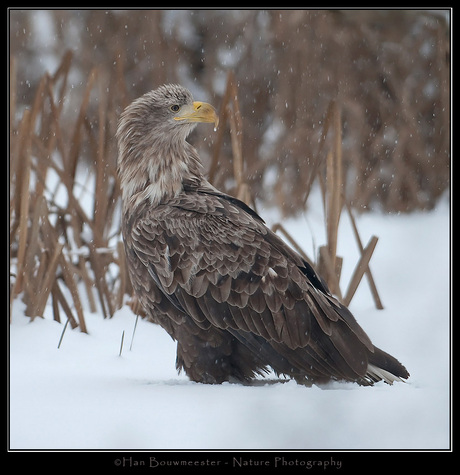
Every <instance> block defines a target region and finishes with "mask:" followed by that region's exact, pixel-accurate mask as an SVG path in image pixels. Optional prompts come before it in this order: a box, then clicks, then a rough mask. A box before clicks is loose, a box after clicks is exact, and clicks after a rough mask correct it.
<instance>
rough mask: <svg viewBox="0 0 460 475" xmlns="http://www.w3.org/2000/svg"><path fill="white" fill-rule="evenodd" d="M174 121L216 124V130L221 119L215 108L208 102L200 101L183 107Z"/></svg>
mask: <svg viewBox="0 0 460 475" xmlns="http://www.w3.org/2000/svg"><path fill="white" fill-rule="evenodd" d="M174 120H184V121H186V122H208V123H214V127H215V128H216V127H217V126H218V124H219V117H218V116H217V113H216V110H215V109H214V107H212V105H211V104H208V103H207V102H199V101H195V102H194V103H193V104H192V105H191V106H184V107H182V109H181V110H180V111H179V113H178V115H177V116H176V117H174Z"/></svg>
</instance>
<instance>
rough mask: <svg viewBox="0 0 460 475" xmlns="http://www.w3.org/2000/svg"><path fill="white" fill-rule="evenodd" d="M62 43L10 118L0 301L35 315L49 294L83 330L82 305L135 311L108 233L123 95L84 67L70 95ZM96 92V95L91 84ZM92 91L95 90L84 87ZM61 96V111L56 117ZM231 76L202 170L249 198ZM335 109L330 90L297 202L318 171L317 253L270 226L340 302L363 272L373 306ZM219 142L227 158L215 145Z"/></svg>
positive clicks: (116, 230) (58, 311)
mask: <svg viewBox="0 0 460 475" xmlns="http://www.w3.org/2000/svg"><path fill="white" fill-rule="evenodd" d="M72 60H73V58H72V54H71V53H66V54H64V56H63V58H62V60H61V63H60V64H59V66H58V67H57V69H56V71H55V72H54V73H53V74H48V73H47V74H45V75H44V76H43V77H42V78H41V80H40V82H39V86H38V88H37V90H36V93H35V96H34V99H33V101H32V104H31V107H30V108H26V109H25V110H24V111H23V113H22V116H20V119H18V120H16V121H15V120H14V119H13V120H12V122H11V127H10V208H9V211H10V273H11V278H10V305H12V304H13V301H14V300H15V299H16V298H18V296H20V297H21V298H22V300H23V301H24V303H25V304H26V315H28V316H30V317H31V318H35V317H37V316H43V314H44V312H45V308H46V306H47V305H49V306H50V307H51V309H52V313H53V317H54V319H55V320H56V321H59V322H64V321H65V323H66V324H67V323H70V325H71V327H72V328H77V327H78V328H79V329H80V330H81V331H82V332H87V326H86V323H85V312H87V311H90V312H95V311H100V312H101V313H102V314H103V315H104V317H106V318H107V317H111V316H112V315H113V314H114V312H115V311H116V310H117V309H118V308H120V307H121V306H122V305H123V304H124V303H125V302H126V301H128V302H129V304H130V305H131V306H132V308H133V310H134V311H135V312H137V313H140V314H142V309H139V308H138V306H137V304H136V301H135V298H133V296H132V295H131V292H132V289H131V286H130V282H129V278H128V275H127V271H126V267H125V259H124V250H123V244H122V241H121V235H120V208H121V202H120V190H119V185H118V179H117V174H116V156H117V151H116V146H115V143H114V138H113V137H114V134H115V129H116V122H117V117H118V115H119V112H120V111H121V110H122V108H123V107H124V105H125V103H126V101H127V98H126V96H125V95H123V94H121V93H120V94H117V91H123V90H126V84H122V83H121V82H120V77H121V76H120V77H118V78H115V79H114V80H113V82H109V85H110V87H104V86H106V85H107V77H106V76H105V75H104V74H103V72H101V70H100V69H98V68H94V69H93V70H91V72H90V73H89V76H88V78H87V80H86V82H85V88H84V91H83V93H82V94H81V102H80V103H78V104H76V106H75V103H74V102H73V98H72V97H71V96H72V91H71V90H69V87H68V77H69V72H70V70H71V64H72ZM11 70H12V71H13V74H12V75H11V100H10V104H11V109H12V110H11V117H12V118H14V117H17V116H18V114H17V111H15V110H14V108H15V104H16V101H15V97H14V94H15V91H16V78H15V76H14V71H15V64H14V60H13V63H12V65H11ZM95 93H96V94H95ZM94 97H96V98H97V100H94V99H93V98H94ZM66 102H70V103H73V107H74V108H75V111H76V113H75V115H74V120H73V122H70V123H69V121H68V119H67V117H66V116H65V113H64V111H65V104H66ZM240 110H241V109H240V100H239V97H238V88H237V85H236V80H235V75H234V73H232V72H230V73H228V76H227V81H226V89H225V94H224V97H223V101H222V103H221V105H220V110H219V117H220V121H219V123H220V125H219V129H218V133H217V136H216V139H215V141H214V143H213V146H212V147H213V148H212V151H211V159H210V164H209V173H208V175H209V177H210V180H211V181H212V182H216V181H218V177H219V176H222V175H226V176H227V177H229V176H230V177H231V178H232V179H231V182H232V183H233V189H232V190H230V191H232V192H233V194H235V195H236V196H238V197H239V198H240V199H242V200H243V201H245V202H246V203H248V204H250V205H254V204H255V196H254V194H253V190H252V188H251V185H250V183H249V182H248V180H247V176H248V174H247V169H248V161H249V160H252V159H253V157H248V156H247V155H246V154H245V153H244V150H243V147H242V141H243V137H244V128H243V120H244V118H243V117H242V115H241V112H240ZM342 128H343V124H342V120H341V109H340V104H338V103H337V102H335V101H332V102H331V103H330V105H329V107H328V110H327V111H326V114H325V120H324V125H323V129H322V133H321V140H320V142H319V145H318V149H317V151H316V154H315V161H314V166H313V170H314V174H312V176H311V178H310V179H309V181H308V182H307V183H306V184H305V190H304V192H303V197H304V202H305V203H307V199H308V196H309V194H310V191H311V187H312V186H313V184H314V183H315V182H316V181H318V182H319V184H320V186H321V190H322V195H323V202H324V209H325V216H326V223H325V226H326V230H327V242H326V243H325V245H324V246H322V247H320V249H319V255H318V256H307V255H306V254H305V252H304V251H303V250H302V249H301V248H300V247H299V245H298V244H297V243H296V242H295V241H294V239H293V238H292V237H291V236H289V234H288V233H287V232H286V230H285V229H284V228H283V226H282V225H281V224H276V225H275V226H274V227H273V229H274V231H275V232H279V233H281V234H283V235H284V237H285V238H287V240H288V241H289V242H290V243H291V245H292V246H293V247H295V248H296V249H297V250H298V251H299V252H300V253H301V254H302V255H303V256H304V257H305V259H307V260H308V261H309V262H311V263H312V264H313V265H314V266H316V267H317V268H318V270H319V271H320V273H321V274H322V275H323V276H324V277H325V279H326V281H327V282H328V284H329V286H330V288H331V290H332V291H333V292H334V293H335V294H336V295H337V296H338V297H339V299H341V300H343V301H344V302H345V303H346V304H349V303H350V301H351V299H352V297H353V294H354V292H355V291H356V288H357V287H358V285H359V283H360V282H361V280H362V277H363V276H364V275H367V277H368V281H369V284H370V285H371V289H372V293H373V296H374V299H375V303H376V306H377V307H378V308H381V307H382V305H381V302H380V298H379V296H378V293H377V289H376V286H375V283H374V281H373V278H372V274H371V271H370V269H369V261H370V259H371V256H372V252H373V250H374V248H375V245H376V243H377V238H376V237H374V236H373V237H372V238H371V240H370V241H369V243H368V244H367V245H366V246H365V247H364V246H363V245H362V242H361V238H360V236H359V231H358V228H357V226H356V222H355V220H354V215H353V211H352V208H351V206H350V204H349V203H348V202H346V201H345V198H344V193H343V190H344V189H345V182H344V179H345V175H344V172H343V163H342V161H343V153H342ZM226 143H230V146H231V149H232V155H231V159H230V160H222V158H221V157H222V151H223V148H224V147H225V145H226ZM344 210H345V211H346V212H347V213H348V214H349V216H350V218H351V219H352V222H353V226H354V230H355V234H356V239H357V243H358V246H359V248H360V250H361V258H360V260H359V262H358V263H357V264H356V269H355V272H354V274H353V276H352V279H351V282H350V283H349V285H348V286H347V290H346V291H345V292H344V291H342V290H341V289H342V288H343V284H342V285H341V284H340V269H341V262H342V258H341V257H340V256H337V254H336V250H337V242H338V240H339V238H340V237H339V234H338V228H339V221H340V216H341V214H342V213H343V212H344Z"/></svg>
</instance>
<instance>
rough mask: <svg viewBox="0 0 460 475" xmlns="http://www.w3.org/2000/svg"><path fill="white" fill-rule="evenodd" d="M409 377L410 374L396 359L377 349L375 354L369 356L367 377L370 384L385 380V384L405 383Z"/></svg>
mask: <svg viewBox="0 0 460 475" xmlns="http://www.w3.org/2000/svg"><path fill="white" fill-rule="evenodd" d="M408 377H409V372H408V371H407V369H406V368H405V367H404V366H403V365H402V364H401V363H400V362H399V361H398V360H397V359H396V358H394V357H393V356H391V355H389V354H388V353H386V352H385V351H383V350H381V349H380V348H377V347H375V350H374V353H372V354H371V355H370V356H369V364H368V366H367V373H366V377H365V379H366V380H368V382H369V383H371V384H372V383H374V382H377V381H382V380H383V381H385V383H388V384H393V383H394V382H395V381H404V380H405V379H407V378H408Z"/></svg>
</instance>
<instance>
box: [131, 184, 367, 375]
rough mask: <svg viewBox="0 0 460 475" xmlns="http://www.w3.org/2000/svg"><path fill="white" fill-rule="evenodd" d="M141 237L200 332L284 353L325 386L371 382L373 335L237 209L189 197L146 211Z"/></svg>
mask: <svg viewBox="0 0 460 475" xmlns="http://www.w3.org/2000/svg"><path fill="white" fill-rule="evenodd" d="M131 235H132V238H133V249H134V250H135V252H136V254H137V255H138V257H139V259H140V260H141V261H142V263H143V264H144V265H145V267H146V268H147V269H148V271H149V274H150V276H151V277H152V279H153V280H154V281H155V283H156V284H157V286H158V288H159V289H160V290H161V292H163V293H164V294H165V296H166V299H167V300H168V301H169V302H170V303H171V304H172V305H173V306H174V307H175V310H177V311H178V313H179V314H181V313H182V314H186V315H187V316H189V317H191V318H192V319H193V321H194V322H195V323H196V325H198V326H199V327H200V328H203V329H205V328H208V327H209V325H211V326H213V327H217V328H219V329H222V330H229V331H230V332H231V333H232V334H233V335H234V336H235V337H236V338H238V339H239V340H240V341H241V342H242V343H243V344H245V345H246V346H247V347H249V348H250V349H251V347H254V345H256V346H257V348H254V351H258V352H259V353H260V352H261V351H262V353H263V352H265V353H267V358H268V360H270V357H273V350H275V351H276V352H277V353H279V354H280V355H282V357H284V358H285V359H287V360H288V361H289V364H291V365H293V364H294V365H296V366H297V367H300V368H302V367H307V368H308V369H309V371H310V372H311V373H313V374H317V375H318V376H320V375H324V376H326V375H329V376H330V375H331V374H332V375H336V376H337V377H353V378H356V377H357V376H363V375H364V374H365V371H366V368H367V364H368V362H367V356H366V351H365V350H366V347H367V349H368V350H370V351H373V346H372V344H371V343H370V341H369V339H368V337H367V335H366V334H365V333H364V331H363V330H362V329H361V328H360V327H359V325H358V324H357V323H356V321H355V320H354V318H353V317H352V316H351V314H349V312H348V311H347V310H346V309H345V308H344V307H342V306H341V305H340V304H339V303H338V302H337V301H336V300H335V299H333V297H332V296H330V294H329V293H328V292H327V288H325V286H324V284H322V283H320V281H319V279H318V278H317V277H316V274H314V271H313V270H312V269H311V268H309V267H308V268H307V267H306V266H308V264H307V263H305V262H304V261H303V260H302V259H301V258H300V257H299V256H298V255H297V254H296V253H294V252H293V251H291V250H290V248H288V246H287V245H286V244H284V242H283V241H281V240H280V239H279V238H278V237H277V236H276V235H274V234H273V233H272V232H271V231H270V230H268V228H266V227H265V226H264V225H263V223H262V222H261V221H259V220H257V219H254V216H252V215H249V214H248V213H247V212H246V210H245V209H243V208H242V207H240V206H238V203H237V202H235V201H233V202H231V201H229V200H226V199H225V196H218V195H216V194H209V193H187V194H184V193H183V194H181V195H180V197H179V198H177V199H175V200H172V201H170V202H168V203H167V204H165V205H160V206H158V207H157V208H154V209H150V210H148V211H146V212H145V213H144V216H143V218H142V219H140V220H138V222H137V224H136V226H135V229H134V232H133V233H132V234H131ZM309 275H310V276H312V278H311V279H310V278H309ZM315 279H317V280H315ZM249 332H252V333H253V334H254V335H255V337H254V338H252V337H250V335H249ZM255 342H257V344H256V343H255ZM357 347H358V348H357ZM360 347H362V348H361V349H360ZM261 348H263V349H261ZM299 349H300V350H301V354H299ZM295 350H297V353H296V351H295ZM269 353H271V355H270V354H269Z"/></svg>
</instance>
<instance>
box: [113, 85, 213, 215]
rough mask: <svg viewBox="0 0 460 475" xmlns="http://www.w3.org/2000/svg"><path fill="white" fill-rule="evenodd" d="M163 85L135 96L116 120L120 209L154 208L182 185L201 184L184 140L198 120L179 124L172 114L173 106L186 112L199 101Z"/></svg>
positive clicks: (177, 88) (197, 165)
mask: <svg viewBox="0 0 460 475" xmlns="http://www.w3.org/2000/svg"><path fill="white" fill-rule="evenodd" d="M168 87H169V89H166V87H163V88H159V89H156V90H155V91H152V92H150V93H147V94H145V95H144V96H142V97H140V98H139V99H137V100H136V101H134V102H133V103H132V104H131V105H129V106H128V107H127V108H126V109H125V111H124V112H123V113H122V115H121V117H120V121H119V125H118V130H117V139H118V148H119V154H118V175H119V177H120V186H121V191H122V199H123V207H124V208H125V209H126V207H130V208H132V207H136V206H138V205H139V204H141V203H145V202H146V201H148V202H149V203H150V205H152V206H156V205H158V204H159V203H161V202H165V201H167V200H168V199H170V198H173V197H174V196H176V195H177V194H179V193H180V192H181V191H182V190H183V185H184V183H196V184H197V185H199V184H200V183H201V182H202V181H203V180H204V178H203V174H202V165H201V162H200V159H199V156H198V153H197V151H196V150H195V148H194V147H192V145H190V144H189V143H188V142H187V141H186V138H187V136H188V135H189V134H190V132H191V131H192V130H193V128H194V127H195V126H196V123H197V122H200V121H201V120H198V119H197V120H182V119H181V116H180V115H178V114H177V113H176V112H175V111H173V110H171V109H172V108H173V107H174V106H175V105H176V103H177V105H179V106H180V107H181V108H183V109H184V110H187V111H189V109H190V108H191V107H192V106H193V105H196V104H198V103H193V100H192V97H191V95H190V93H189V92H188V91H187V90H186V89H184V88H181V87H180V86H175V85H169V86H168ZM199 104H204V103H199ZM204 105H206V104H204ZM195 107H196V106H195ZM184 114H185V113H184ZM189 117H191V115H190V114H189V115H188V116H187V119H188V118H189ZM203 121H204V120H203Z"/></svg>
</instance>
